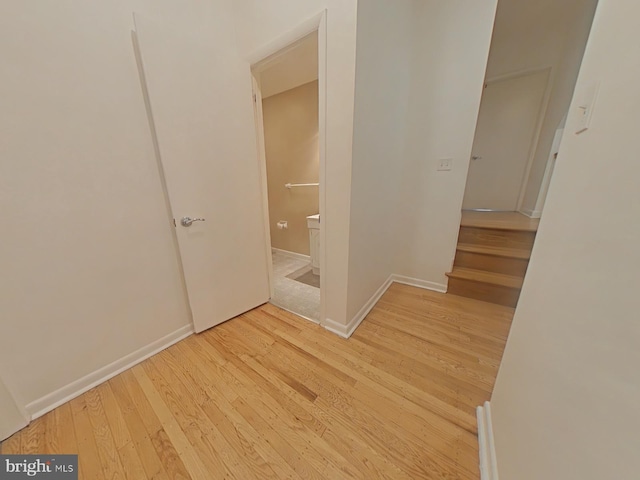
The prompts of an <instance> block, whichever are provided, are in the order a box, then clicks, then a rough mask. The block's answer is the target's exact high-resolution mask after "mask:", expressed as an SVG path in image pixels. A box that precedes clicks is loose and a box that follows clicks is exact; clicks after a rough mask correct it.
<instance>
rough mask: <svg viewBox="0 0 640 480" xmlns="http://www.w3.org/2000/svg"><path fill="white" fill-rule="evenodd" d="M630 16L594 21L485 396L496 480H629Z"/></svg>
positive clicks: (636, 337)
mask: <svg viewBox="0 0 640 480" xmlns="http://www.w3.org/2000/svg"><path fill="white" fill-rule="evenodd" d="M639 17H640V4H639V3H638V2H637V1H635V0H600V3H599V6H598V9H597V12H596V17H595V21H594V25H593V30H592V34H591V37H590V40H589V43H588V45H587V50H586V53H585V56H584V60H583V63H582V68H581V71H580V75H579V78H578V84H577V88H576V96H575V97H574V100H573V104H572V105H573V106H572V109H571V115H570V117H569V120H568V122H567V128H566V130H565V138H564V140H563V143H562V147H561V150H560V154H559V157H558V161H557V165H556V170H555V173H554V178H553V180H552V183H551V188H550V191H549V195H548V198H547V204H546V207H545V214H544V216H543V218H542V221H541V224H540V229H539V231H538V237H537V240H536V245H535V247H534V250H533V255H532V258H531V263H530V265H529V270H528V272H527V278H526V280H525V284H524V288H523V290H522V295H521V297H520V302H519V304H518V308H517V310H516V314H515V318H514V322H513V327H512V330H511V334H510V336H509V340H508V342H507V347H506V351H505V354H504V358H503V360H502V364H501V367H500V371H499V373H498V379H497V383H496V387H495V390H494V393H493V398H492V401H491V405H492V415H493V427H494V434H495V442H496V448H497V460H498V470H499V473H500V478H501V479H503V480H511V479H514V480H515V479H517V480H534V479H535V480H538V479H541V478H545V479H563V480H572V479H575V480H578V479H580V480H600V479H603V478H611V479H614V478H615V479H620V480H623V479H629V480H630V479H635V478H638V472H639V471H640V457H639V456H638V452H637V446H638V445H639V444H640V409H639V408H638V404H639V402H640V375H639V374H638V365H640V348H638V346H639V345H640V323H639V322H638V301H637V298H638V292H637V290H638V271H639V269H640V250H639V249H638V245H639V244H640V226H639V225H638V222H637V219H638V218H640V200H639V197H638V178H640V162H638V151H640V136H639V135H638V111H640V95H639V94H638V90H637V89H638V85H640V55H638V47H637V46H638V45H639V44H640V34H639V33H638V28H637V19H638V18H639ZM593 82H600V90H599V95H598V100H597V103H596V105H595V109H594V113H593V118H592V123H591V127H590V129H589V130H588V131H586V132H584V133H582V134H581V135H576V134H575V133H574V131H575V130H576V117H575V113H576V109H577V105H578V104H579V103H580V102H581V97H582V92H583V91H584V90H585V88H586V89H588V88H589V86H590V85H591V84H592V83H593Z"/></svg>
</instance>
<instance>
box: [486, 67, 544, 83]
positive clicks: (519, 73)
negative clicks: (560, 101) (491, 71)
mask: <svg viewBox="0 0 640 480" xmlns="http://www.w3.org/2000/svg"><path fill="white" fill-rule="evenodd" d="M552 68H553V65H545V66H543V67H536V68H526V69H524V70H516V71H515V72H510V73H505V74H503V75H496V76H495V77H490V78H487V79H485V81H484V83H485V84H487V83H495V82H502V81H503V80H511V79H513V78H518V77H525V76H527V75H533V74H535V73H540V72H544V71H545V70H551V69H552Z"/></svg>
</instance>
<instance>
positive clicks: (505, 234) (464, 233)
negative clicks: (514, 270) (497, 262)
mask: <svg viewBox="0 0 640 480" xmlns="http://www.w3.org/2000/svg"><path fill="white" fill-rule="evenodd" d="M535 238H536V232H532V231H523V230H502V229H496V228H484V227H464V226H463V227H460V235H459V236H458V243H462V244H466V245H480V246H484V247H497V248H500V249H512V250H529V251H531V249H532V248H533V242H534V240H535Z"/></svg>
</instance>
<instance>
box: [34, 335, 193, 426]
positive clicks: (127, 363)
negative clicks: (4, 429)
mask: <svg viewBox="0 0 640 480" xmlns="http://www.w3.org/2000/svg"><path fill="white" fill-rule="evenodd" d="M193 333H194V330H193V325H191V324H189V325H185V326H183V327H181V328H179V329H178V330H176V331H175V332H172V333H170V334H168V335H165V336H164V337H162V338H160V339H158V340H156V341H155V342H152V343H150V344H149V345H147V346H145V347H142V348H140V349H138V350H136V351H135V352H133V353H130V354H129V355H125V356H124V357H122V358H120V359H119V360H116V361H115V362H112V363H110V364H109V365H105V366H104V367H102V368H99V369H98V370H96V371H94V372H92V373H90V374H88V375H85V376H84V377H82V378H79V379H78V380H75V381H73V382H71V383H69V384H68V385H65V386H64V387H62V388H59V389H58V390H56V391H54V392H51V393H49V394H47V395H45V396H44V397H41V398H39V399H37V400H35V401H33V402H31V403H29V404H27V405H26V406H25V409H26V411H27V413H28V414H29V415H30V416H31V420H35V419H36V418H38V417H41V416H42V415H44V414H45V413H48V412H50V411H51V410H53V409H54V408H56V407H58V406H60V405H62V404H63V403H66V402H68V401H69V400H72V399H74V398H76V397H77V396H79V395H82V394H83V393H85V392H86V391H88V390H91V389H92V388H94V387H96V386H97V385H100V384H101V383H104V382H106V381H107V380H109V379H110V378H113V377H115V376H116V375H118V374H119V373H122V372H124V371H125V370H128V369H129V368H131V367H133V366H135V365H137V364H138V363H140V362H142V361H143V360H146V359H147V358H149V357H151V356H153V355H155V354H156V353H159V352H161V351H162V350H164V349H166V348H168V347H170V346H171V345H173V344H175V343H178V342H179V341H180V340H183V339H185V338H187V337H188V336H189V335H191V334H193Z"/></svg>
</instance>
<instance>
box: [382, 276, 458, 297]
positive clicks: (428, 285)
mask: <svg viewBox="0 0 640 480" xmlns="http://www.w3.org/2000/svg"><path fill="white" fill-rule="evenodd" d="M391 280H393V281H394V282H396V283H402V284H404V285H411V286H412V287H418V288H424V289H425V290H433V291H434V292H440V293H447V285H445V284H444V283H436V282H428V281H427V280H420V279H419V278H411V277H405V276H404V275H396V274H395V273H394V274H393V275H391Z"/></svg>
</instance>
